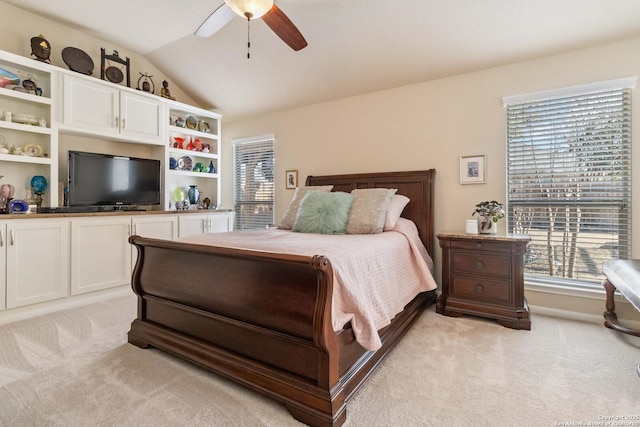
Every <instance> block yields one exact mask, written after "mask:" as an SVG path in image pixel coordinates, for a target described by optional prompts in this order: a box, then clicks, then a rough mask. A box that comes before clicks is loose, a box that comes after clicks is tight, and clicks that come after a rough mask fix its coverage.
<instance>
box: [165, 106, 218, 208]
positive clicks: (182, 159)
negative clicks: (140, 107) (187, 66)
mask: <svg viewBox="0 0 640 427" xmlns="http://www.w3.org/2000/svg"><path fill="white" fill-rule="evenodd" d="M165 107H166V111H165V117H167V121H168V126H167V128H166V131H167V136H168V138H167V139H168V146H167V150H166V151H165V153H166V155H165V159H164V160H165V177H166V180H165V200H167V201H168V202H167V206H168V207H169V208H170V209H174V208H175V203H176V202H181V200H177V198H176V197H177V196H176V189H177V188H181V189H183V190H184V191H185V192H186V191H187V190H188V189H189V186H191V185H196V186H197V187H198V190H199V191H200V200H201V201H202V200H204V199H205V198H208V199H209V201H210V206H212V207H217V206H220V192H221V180H220V164H221V162H220V128H221V123H220V119H221V117H222V116H220V115H219V114H216V113H214V112H211V111H207V110H203V109H201V108H197V107H193V106H189V105H185V104H182V103H179V102H175V101H166V102H165ZM189 148H193V149H189ZM172 159H173V163H174V164H175V165H176V166H175V167H174V168H172V167H171V165H172ZM200 166H201V167H202V169H200ZM178 193H179V192H178Z"/></svg>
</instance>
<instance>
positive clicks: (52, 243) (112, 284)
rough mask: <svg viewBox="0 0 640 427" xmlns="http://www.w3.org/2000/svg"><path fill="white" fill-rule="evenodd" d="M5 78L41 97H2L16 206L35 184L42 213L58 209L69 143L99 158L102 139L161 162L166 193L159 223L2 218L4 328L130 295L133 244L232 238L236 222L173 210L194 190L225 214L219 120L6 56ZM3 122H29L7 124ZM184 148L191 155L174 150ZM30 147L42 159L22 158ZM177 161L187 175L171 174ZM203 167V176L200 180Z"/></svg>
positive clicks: (151, 219)
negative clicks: (65, 142) (64, 139)
mask: <svg viewBox="0 0 640 427" xmlns="http://www.w3.org/2000/svg"><path fill="white" fill-rule="evenodd" d="M0 68H3V69H5V70H7V71H9V72H11V73H14V74H16V75H17V76H18V77H19V78H20V82H21V83H22V82H23V81H24V80H31V81H34V82H35V83H36V86H37V87H38V90H37V91H34V90H32V91H28V92H24V91H22V85H21V84H20V85H17V86H16V85H7V87H4V88H0V148H5V149H6V148H8V147H10V148H11V153H8V152H5V151H8V150H4V149H3V150H0V175H4V177H3V178H2V180H1V181H0V184H5V183H9V184H13V185H14V186H15V188H16V193H15V195H14V198H18V199H24V198H26V196H27V191H28V190H29V189H30V182H31V178H32V177H33V176H34V175H43V176H45V178H46V179H47V181H48V183H49V186H48V189H47V191H46V192H45V195H44V200H43V206H51V207H56V206H58V203H59V202H58V200H59V198H58V185H56V184H57V183H58V182H60V181H65V177H63V176H60V174H59V171H58V165H59V162H60V156H61V155H64V153H60V150H61V149H60V145H59V137H60V135H64V134H73V135H80V136H84V135H86V136H87V137H90V138H87V140H88V143H87V147H85V148H84V149H85V150H86V151H92V150H91V146H90V141H92V140H95V139H99V140H102V141H116V142H119V143H125V145H126V144H145V145H151V149H150V150H149V152H150V157H152V158H155V159H158V160H160V161H161V162H162V166H161V167H162V169H161V170H162V172H161V173H162V176H161V182H162V191H163V193H162V194H163V198H162V204H161V205H160V206H158V207H156V208H154V209H157V210H160V211H162V213H159V212H153V213H149V214H135V215H133V214H130V215H127V214H123V213H114V214H113V215H84V216H83V215H71V216H62V217H61V216H55V215H51V216H42V215H33V216H31V215H29V216H25V217H24V218H22V217H21V218H15V217H12V218H7V217H5V218H2V216H0V311H2V316H0V321H1V320H2V319H3V318H7V316H6V315H7V314H9V317H10V312H11V311H12V310H10V309H15V308H18V307H22V309H21V310H19V311H22V310H27V311H29V310H30V309H31V308H32V307H35V311H37V308H38V306H40V307H42V306H43V305H46V306H47V307H49V306H51V305H56V304H58V303H60V304H58V305H63V304H64V302H65V301H67V300H69V299H75V300H77V299H78V298H84V296H87V295H89V296H90V295H91V293H92V292H94V295H95V294H98V295H101V294H104V293H105V292H108V289H112V288H118V287H122V288H124V286H123V285H128V284H129V283H130V280H131V272H132V269H133V266H134V264H135V260H136V256H137V254H136V253H135V251H134V250H133V248H132V246H131V245H130V244H129V243H128V238H129V236H130V235H131V234H137V235H141V236H145V237H151V238H160V239H175V238H177V237H180V236H188V235H193V234H202V233H215V232H224V231H230V230H232V229H233V220H234V214H233V212H229V211H223V210H198V211H197V212H193V211H191V210H190V211H189V212H183V211H176V210H175V209H176V208H175V203H176V202H177V201H179V200H176V195H177V194H180V191H176V189H182V190H184V191H183V193H184V194H185V195H186V194H187V190H188V188H189V186H192V185H196V186H198V189H199V190H200V195H201V196H200V198H201V200H202V199H204V198H205V197H206V198H208V199H209V200H210V206H211V207H219V206H220V200H221V194H220V192H221V180H220V166H221V158H220V153H221V150H220V144H221V139H220V138H221V117H222V116H221V115H219V114H217V113H214V112H211V111H208V110H204V109H201V108H198V107H194V106H190V105H186V104H183V103H180V102H176V101H174V100H169V99H165V98H161V97H159V96H157V95H153V94H149V93H146V92H142V91H137V90H135V89H131V88H127V87H124V86H121V85H118V84H114V83H111V82H107V81H104V80H100V79H99V78H96V77H91V76H86V75H83V74H79V73H75V72H73V71H70V70H66V69H62V68H58V67H56V66H53V65H50V64H46V63H43V62H40V61H37V60H35V59H32V58H29V57H22V56H18V55H15V54H12V53H8V52H4V51H0ZM14 86H15V87H14ZM15 89H18V90H15ZM6 112H11V114H12V116H13V118H14V119H15V118H16V115H18V117H19V118H20V115H22V120H14V119H12V120H11V121H8V120H5V118H6V115H5V113H6ZM24 117H27V121H25V120H24ZM29 118H35V119H37V121H36V122H34V121H32V120H31V121H29ZM177 140H182V141H184V145H183V146H182V147H179V146H177V144H176V141H177ZM189 143H191V145H189ZM30 144H31V148H33V146H32V145H33V144H35V145H36V146H37V147H40V148H41V149H42V153H41V154H40V155H23V154H22V152H24V151H25V149H26V148H28V147H29V146H30ZM196 146H198V147H206V149H202V150H200V149H199V148H197V149H196V148H195V147H196ZM119 147H120V148H119V149H120V150H124V151H126V148H122V147H123V146H119ZM137 147H140V145H137ZM190 148H193V149H190ZM36 151H37V150H36ZM128 154H129V153H127V152H123V153H122V155H128ZM172 158H173V159H175V160H176V161H179V160H182V162H181V164H182V165H184V164H190V167H189V168H187V167H180V168H175V169H173V168H172V167H171V159H172ZM198 164H202V165H203V168H202V170H198V171H196V170H194V169H193V167H194V166H196V165H198ZM193 208H195V207H194V206H191V209H193ZM101 291H104V292H101ZM45 302H49V303H48V304H40V303H45ZM14 311H15V310H14Z"/></svg>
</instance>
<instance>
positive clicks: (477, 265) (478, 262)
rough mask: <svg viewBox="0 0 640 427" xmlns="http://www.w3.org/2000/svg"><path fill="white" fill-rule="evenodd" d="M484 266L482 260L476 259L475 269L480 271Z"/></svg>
mask: <svg viewBox="0 0 640 427" xmlns="http://www.w3.org/2000/svg"><path fill="white" fill-rule="evenodd" d="M483 268H484V262H482V261H476V270H478V271H480V270H482V269H483Z"/></svg>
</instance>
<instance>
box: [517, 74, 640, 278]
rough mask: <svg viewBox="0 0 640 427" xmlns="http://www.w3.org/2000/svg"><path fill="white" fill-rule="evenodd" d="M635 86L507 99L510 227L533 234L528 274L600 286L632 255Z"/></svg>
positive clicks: (625, 82) (615, 84)
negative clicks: (614, 265) (613, 264)
mask: <svg viewBox="0 0 640 427" xmlns="http://www.w3.org/2000/svg"><path fill="white" fill-rule="evenodd" d="M634 85H635V78H633V79H621V80H616V81H610V82H604V83H602V84H598V85H589V86H581V87H575V88H568V89H566V90H563V91H560V92H551V93H545V94H535V95H532V96H519V97H509V98H505V100H504V101H505V105H506V106H507V161H508V165H507V175H508V177H507V181H508V182H507V191H508V195H507V200H508V202H507V216H508V231H509V232H512V233H525V234H528V235H530V236H531V243H530V244H529V246H528V248H527V253H526V255H525V274H526V276H527V280H532V281H543V282H548V283H556V284H567V285H595V284H599V283H600V282H601V280H602V277H603V276H602V264H603V263H604V262H605V261H607V260H609V259H612V258H628V257H629V255H630V248H631V241H630V239H631V89H630V88H631V87H632V86H634ZM527 98H528V99H527Z"/></svg>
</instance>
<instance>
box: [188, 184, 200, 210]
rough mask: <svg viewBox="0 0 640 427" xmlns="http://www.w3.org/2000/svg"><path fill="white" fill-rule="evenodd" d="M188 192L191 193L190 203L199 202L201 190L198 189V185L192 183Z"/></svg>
mask: <svg viewBox="0 0 640 427" xmlns="http://www.w3.org/2000/svg"><path fill="white" fill-rule="evenodd" d="M188 194H189V203H190V204H192V205H195V204H197V203H198V200H199V199H200V190H198V186H197V185H190V186H189V192H188Z"/></svg>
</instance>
